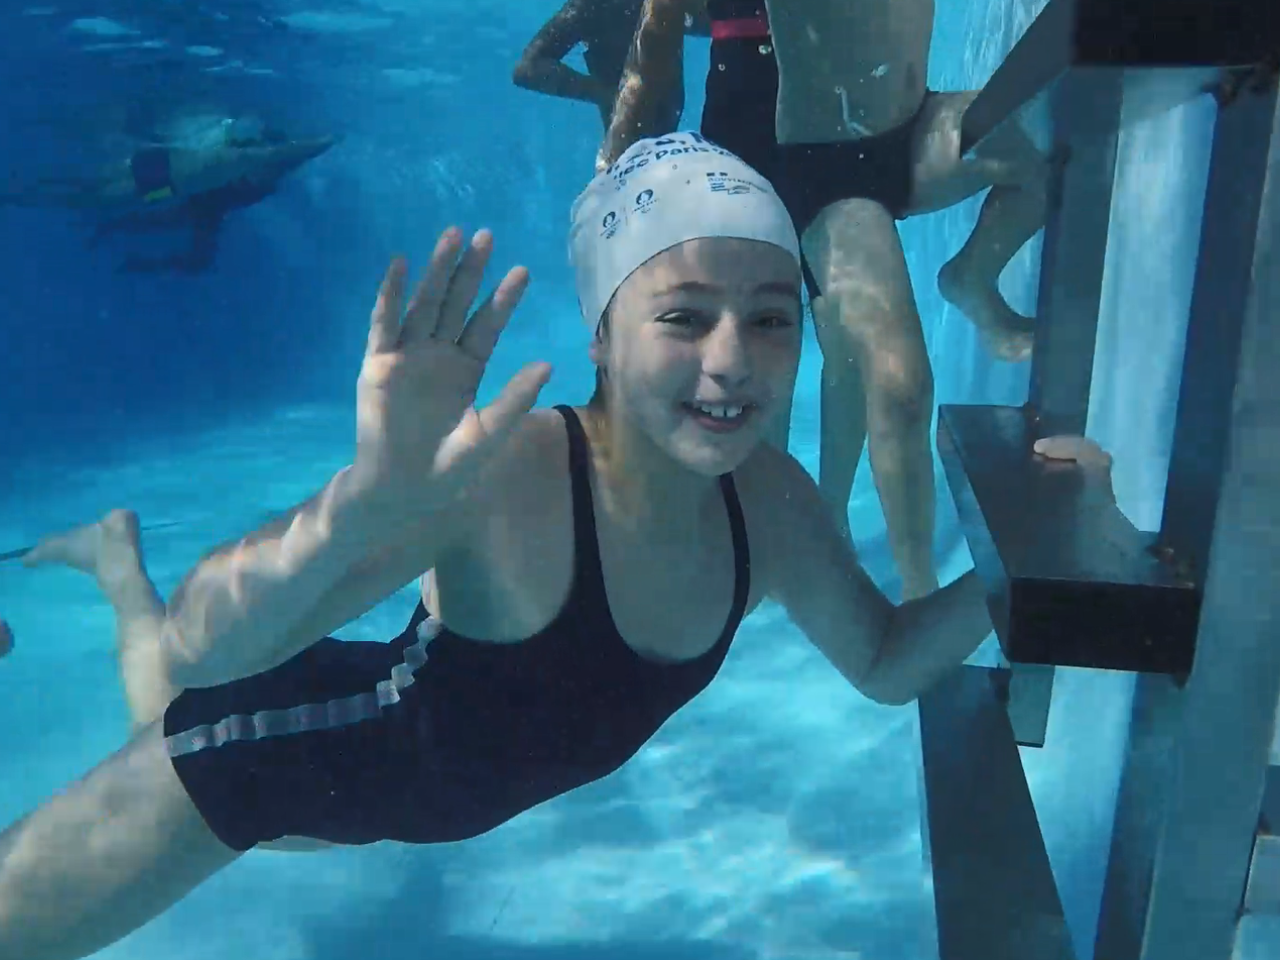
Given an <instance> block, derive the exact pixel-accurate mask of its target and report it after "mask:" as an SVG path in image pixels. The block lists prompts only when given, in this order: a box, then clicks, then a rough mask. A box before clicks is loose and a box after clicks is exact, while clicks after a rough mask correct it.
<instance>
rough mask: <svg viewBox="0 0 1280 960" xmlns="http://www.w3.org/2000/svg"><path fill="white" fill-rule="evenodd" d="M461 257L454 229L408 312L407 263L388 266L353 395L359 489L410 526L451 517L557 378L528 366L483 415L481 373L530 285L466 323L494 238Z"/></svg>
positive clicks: (516, 287) (520, 271)
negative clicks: (478, 401) (451, 507)
mask: <svg viewBox="0 0 1280 960" xmlns="http://www.w3.org/2000/svg"><path fill="white" fill-rule="evenodd" d="M462 247H463V244H462V235H461V232H460V231H458V230H457V229H455V228H452V227H451V228H449V229H448V230H446V231H445V232H444V233H443V234H441V236H440V239H439V240H438V241H437V242H436V248H435V252H434V253H433V254H432V257H431V264H430V266H429V267H428V268H427V273H426V276H425V277H424V278H423V280H422V282H421V284H420V285H419V286H418V288H417V290H416V292H415V293H414V295H413V298H412V299H411V300H410V302H409V305H408V308H407V309H403V311H402V302H403V299H404V289H405V278H406V272H407V271H406V266H405V263H404V261H403V260H400V259H397V260H395V261H393V262H392V264H391V267H390V268H389V269H388V270H387V273H386V276H385V277H384V279H383V281H382V288H381V290H380V291H379V293H378V301H377V304H376V305H375V306H374V308H373V315H372V317H371V319H370V323H369V342H368V347H367V348H366V350H365V356H364V364H363V366H362V367H361V369H360V379H359V382H358V385H357V389H356V417H357V424H356V460H355V464H354V465H353V468H352V479H353V480H354V481H355V482H356V483H357V484H358V485H359V487H360V488H361V489H362V490H364V491H365V492H366V493H367V494H369V495H370V496H371V497H372V498H373V499H374V500H375V501H376V502H378V503H379V504H381V505H382V506H383V507H385V508H388V509H389V511H390V513H391V515H393V516H398V517H402V518H403V519H406V520H408V519H412V518H415V517H421V516H422V515H423V514H425V513H430V512H431V511H433V510H437V509H440V508H442V507H444V506H445V505H446V504H448V503H449V502H450V501H452V500H453V499H454V498H455V497H456V496H458V495H459V494H460V493H462V492H463V491H464V490H465V489H467V485H468V483H470V482H474V480H475V478H476V474H477V473H478V471H479V470H480V468H481V467H482V466H483V465H484V463H485V462H486V461H487V460H488V459H489V458H490V457H491V456H492V455H493V453H494V452H495V451H496V450H497V449H498V448H499V447H500V445H501V444H502V443H503V441H504V440H505V439H506V438H507V436H509V434H510V432H511V430H512V428H513V427H514V426H515V425H516V423H517V422H518V421H519V420H520V418H521V416H523V415H524V414H525V413H527V412H528V410H529V409H530V408H531V407H532V406H533V404H534V402H535V401H536V400H537V398H538V393H539V391H540V390H541V389H542V387H543V385H544V384H546V382H547V380H548V378H549V377H550V375H551V367H550V366H549V365H548V364H545V363H533V364H529V365H528V366H526V367H525V368H524V369H522V370H521V371H520V372H519V373H517V374H516V375H515V376H514V377H513V378H512V379H511V380H510V381H509V382H508V383H507V385H506V387H505V388H504V389H503V390H502V392H501V393H500V394H499V395H498V397H497V399H495V400H494V401H493V402H492V403H491V404H489V405H488V406H487V407H485V408H483V409H477V408H476V406H475V397H476V391H477V389H478V388H479V386H480V379H481V377H482V376H483V375H484V370H485V365H486V364H487V363H488V361H489V357H490V356H491V355H492V353H493V350H494V347H496V346H497V343H498V338H499V337H500V336H501V335H502V331H503V329H505V327H506V325H507V321H508V320H509V319H510V318H511V315H512V313H513V312H514V310H515V308H516V305H517V304H518V303H519V302H520V298H521V297H522V296H523V295H524V291H525V289H526V288H527V286H528V283H529V274H528V271H527V270H525V269H524V268H523V267H516V268H514V269H512V270H511V271H510V272H509V273H508V274H507V275H506V277H504V278H503V280H502V282H501V283H499V284H498V286H497V289H495V290H494V292H493V293H492V294H491V295H490V296H489V298H488V299H487V300H485V301H484V302H483V303H482V304H481V305H480V306H479V307H478V308H477V309H476V310H475V312H474V313H470V315H468V313H469V311H470V310H471V306H472V303H473V302H474V301H475V299H476V296H477V294H478V293H479V291H480V283H481V281H482V280H483V278H484V270H485V266H486V265H487V264H488V262H489V256H490V253H491V252H492V249H493V237H492V235H491V234H490V233H489V232H488V231H486V230H482V231H480V232H479V233H477V234H476V235H475V236H474V237H472V239H471V242H470V244H468V245H467V247H466V249H465V250H463V249H462ZM459 252H461V258H459Z"/></svg>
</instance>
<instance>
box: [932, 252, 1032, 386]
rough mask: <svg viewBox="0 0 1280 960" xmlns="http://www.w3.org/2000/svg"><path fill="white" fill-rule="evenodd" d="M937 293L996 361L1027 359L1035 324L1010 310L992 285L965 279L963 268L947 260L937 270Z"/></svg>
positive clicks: (1019, 361)
mask: <svg viewBox="0 0 1280 960" xmlns="http://www.w3.org/2000/svg"><path fill="white" fill-rule="evenodd" d="M938 292H939V293H941V294H942V298H943V299H944V300H946V301H947V302H948V303H949V304H951V305H952V306H953V307H955V308H956V309H957V310H959V311H960V312H961V313H963V314H964V315H965V316H966V317H968V318H969V319H970V320H971V321H973V325H974V326H975V327H977V328H978V333H979V334H980V335H981V336H982V339H983V341H984V342H985V343H986V345H987V349H988V350H990V351H991V353H992V354H994V355H995V357H996V359H998V360H1005V361H1007V362H1009V363H1021V362H1022V361H1024V360H1029V359H1031V347H1032V339H1033V336H1034V333H1035V321H1034V320H1033V319H1032V318H1031V317H1024V316H1023V315H1022V314H1020V313H1018V312H1017V311H1016V310H1014V309H1013V308H1012V307H1010V306H1009V304H1008V303H1007V302H1005V299H1004V297H1002V296H1001V295H1000V291H999V290H998V289H996V287H995V286H991V287H990V288H988V287H985V286H984V285H981V284H976V283H974V282H973V281H972V280H970V278H969V277H967V276H965V272H964V268H963V267H962V266H961V265H960V264H959V263H958V262H957V261H956V260H951V261H949V262H948V263H945V264H943V267H942V269H941V270H939V271H938Z"/></svg>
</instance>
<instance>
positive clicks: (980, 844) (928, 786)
mask: <svg viewBox="0 0 1280 960" xmlns="http://www.w3.org/2000/svg"><path fill="white" fill-rule="evenodd" d="M1007 680H1008V675H1007V673H1005V671H1003V670H990V669H988V668H986V667H971V666H966V667H963V668H961V669H960V670H957V671H955V672H954V673H953V674H951V675H950V676H948V677H947V678H945V679H944V680H942V681H941V682H939V683H938V684H936V685H935V686H934V687H933V689H931V690H930V691H929V692H928V693H926V694H925V695H924V696H923V697H921V698H920V746H921V761H922V764H923V786H924V789H923V790H922V796H923V802H924V805H925V809H924V817H923V826H924V834H925V850H926V853H927V854H928V857H929V865H930V867H931V868H932V870H933V890H934V901H935V904H936V908H937V917H938V953H939V956H940V957H941V960H1030V958H1035V960H1074V957H1075V953H1074V951H1073V949H1072V946H1071V938H1070V936H1069V934H1068V931H1067V922H1066V919H1065V918H1064V916H1063V910H1062V902H1061V900H1060V899H1059V897H1058V888H1057V886H1056V884H1055V882H1054V878H1053V871H1052V869H1051V868H1050V865H1049V855H1048V853H1047V852H1046V851H1045V846H1044V838H1043V836H1042V835H1041V833H1040V823H1039V821H1038V820H1037V818H1036V811H1035V806H1034V805H1033V804H1032V801H1031V791H1030V790H1029V789H1028V788H1027V781H1026V777H1025V775H1024V774H1023V770H1022V758H1021V756H1020V755H1019V754H1018V746H1017V744H1015V743H1014V740H1013V730H1012V728H1011V726H1010V723H1009V716H1008V714H1007V713H1006V711H1005V707H1004V703H1003V700H1004V696H1003V693H1002V690H1001V687H1002V686H1003V684H1005V683H1006V682H1007Z"/></svg>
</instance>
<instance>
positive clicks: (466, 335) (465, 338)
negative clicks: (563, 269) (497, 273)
mask: <svg viewBox="0 0 1280 960" xmlns="http://www.w3.org/2000/svg"><path fill="white" fill-rule="evenodd" d="M528 288H529V271H528V270H526V269H525V268H524V267H512V268H511V270H509V271H508V272H507V275H506V276H505V277H503V278H502V282H501V283H500V284H498V287H497V289H496V290H494V291H493V293H492V294H490V295H489V299H487V300H486V301H485V302H484V303H483V304H481V305H480V309H479V310H477V311H476V312H475V314H474V315H473V316H472V317H471V319H470V321H468V322H467V325H466V327H465V328H464V329H463V331H462V335H461V336H460V337H458V347H459V348H460V349H461V350H462V352H463V353H465V354H466V355H467V356H469V357H472V358H474V359H476V360H479V361H480V362H481V363H487V362H488V360H489V357H491V356H492V355H493V349H494V347H496V346H497V345H498V338H499V337H501V336H502V331H503V330H505V329H506V327H507V321H508V320H510V319H511V315H512V314H513V313H515V309H516V307H517V306H518V305H519V303H520V298H521V297H523V296H524V292H525V290H527V289H528Z"/></svg>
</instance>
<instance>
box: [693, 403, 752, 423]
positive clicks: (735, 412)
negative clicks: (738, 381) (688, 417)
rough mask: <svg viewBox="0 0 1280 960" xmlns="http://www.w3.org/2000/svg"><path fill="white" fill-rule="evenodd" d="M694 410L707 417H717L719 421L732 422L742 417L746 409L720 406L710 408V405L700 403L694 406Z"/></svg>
mask: <svg viewBox="0 0 1280 960" xmlns="http://www.w3.org/2000/svg"><path fill="white" fill-rule="evenodd" d="M694 409H695V410H697V411H698V412H699V413H705V414H706V415H707V416H709V417H715V418H716V419H718V420H732V419H734V418H735V417H740V416H742V411H743V410H744V409H746V408H745V407H741V406H733V407H729V406H724V405H720V404H717V405H715V406H710V405H708V404H703V403H699V404H695V405H694Z"/></svg>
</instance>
